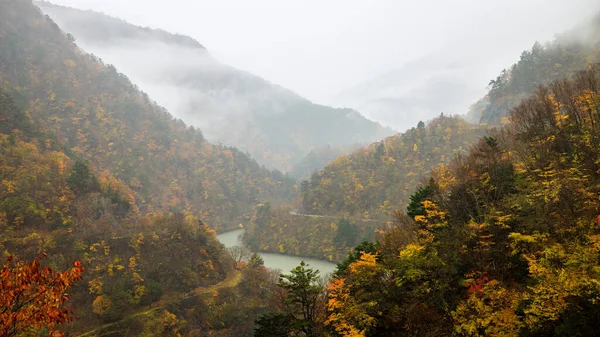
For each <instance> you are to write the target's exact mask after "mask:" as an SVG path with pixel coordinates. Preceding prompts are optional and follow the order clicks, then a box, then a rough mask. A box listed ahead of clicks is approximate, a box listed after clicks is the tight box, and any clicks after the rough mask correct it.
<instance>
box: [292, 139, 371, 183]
mask: <svg viewBox="0 0 600 337" xmlns="http://www.w3.org/2000/svg"><path fill="white" fill-rule="evenodd" d="M361 147H363V145H360V144H354V145H348V146H337V147H331V146H328V147H326V148H321V149H315V150H312V151H310V152H309V153H308V154H307V155H306V156H305V157H304V158H302V160H300V161H299V162H297V163H295V164H294V168H293V169H292V171H291V172H290V175H291V176H292V177H294V178H296V179H300V180H304V179H308V178H309V177H310V176H311V175H312V174H313V173H314V172H317V171H320V170H321V169H323V168H324V167H325V166H327V164H329V163H331V162H332V161H334V160H335V159H336V158H337V157H340V156H345V155H348V154H350V153H352V152H354V151H356V150H357V149H360V148H361Z"/></svg>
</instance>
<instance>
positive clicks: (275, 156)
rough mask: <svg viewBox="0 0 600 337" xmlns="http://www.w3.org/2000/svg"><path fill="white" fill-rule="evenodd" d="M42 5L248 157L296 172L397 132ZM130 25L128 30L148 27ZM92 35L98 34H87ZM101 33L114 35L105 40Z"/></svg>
mask: <svg viewBox="0 0 600 337" xmlns="http://www.w3.org/2000/svg"><path fill="white" fill-rule="evenodd" d="M37 4H38V6H40V8H42V10H44V11H45V12H46V13H47V14H49V15H50V16H51V17H52V18H53V19H54V20H55V21H56V22H57V23H58V24H59V26H61V27H62V28H63V29H64V30H66V31H68V32H69V33H71V34H72V35H73V36H74V37H75V38H76V39H77V41H78V43H79V44H81V45H82V47H83V49H84V50H87V51H89V52H93V53H94V54H96V55H99V56H100V57H101V58H102V59H103V60H105V61H106V62H110V63H113V64H115V65H117V66H118V67H119V69H121V70H122V71H124V73H126V74H127V76H129V77H130V78H132V79H133V81H134V82H135V83H137V84H138V85H139V86H140V87H141V88H142V90H144V91H146V92H148V93H149V94H150V96H151V97H153V99H155V100H156V101H157V102H158V103H160V104H161V105H164V106H166V107H167V108H168V109H169V111H171V112H173V113H174V114H175V115H176V116H177V117H178V118H181V119H183V120H184V121H186V122H188V123H189V124H192V125H194V126H196V127H199V128H200V129H201V130H203V132H204V134H205V136H206V137H207V139H209V140H211V141H212V142H215V143H222V144H225V145H231V146H236V147H238V148H240V149H241V150H243V151H248V153H250V154H251V155H252V157H253V158H255V159H256V160H258V161H259V162H260V163H261V164H264V165H266V166H267V167H269V168H276V169H279V170H280V171H283V172H290V171H292V169H293V164H294V163H295V162H298V161H300V160H301V159H302V158H303V157H304V156H306V155H307V154H308V153H309V152H310V151H311V150H315V149H320V148H325V147H327V146H329V145H331V146H345V145H351V144H355V143H361V144H368V143H371V142H373V141H378V140H380V139H381V138H384V137H385V136H388V135H391V134H393V133H394V131H393V130H391V129H389V128H385V127H383V126H381V125H380V124H378V123H376V122H374V121H371V120H369V119H367V118H365V117H364V116H362V115H361V114H360V113H359V112H357V111H356V110H352V109H334V108H331V107H327V106H324V105H319V104H314V103H312V102H310V101H309V100H307V99H305V98H303V97H301V96H299V95H298V94H296V93H294V92H292V91H291V90H289V89H286V88H283V87H281V86H279V85H276V84H272V83H270V82H268V81H266V80H264V79H262V78H260V77H259V76H256V75H253V74H251V73H249V72H246V71H243V70H238V69H236V68H234V67H231V66H228V65H225V64H223V63H221V62H219V61H218V60H216V59H215V58H214V57H212V56H211V55H210V53H209V52H208V51H207V50H206V49H202V50H200V49H190V48H187V47H186V46H185V45H177V44H169V45H165V44H162V43H161V42H160V41H159V40H153V39H151V38H150V39H145V40H136V39H134V38H126V37H124V36H123V35H122V34H120V32H119V31H117V30H115V29H112V30H109V29H104V28H103V27H105V26H107V25H108V26H110V25H112V22H113V20H118V19H112V18H110V17H107V16H105V15H102V14H99V13H95V12H86V13H87V14H86V15H85V20H84V19H83V17H84V15H83V14H82V12H81V11H80V10H76V9H68V8H65V7H62V6H56V5H49V4H48V3H37ZM88 16H90V17H88ZM117 22H118V23H119V24H120V25H123V24H124V23H123V21H122V20H119V21H117ZM126 26H127V28H126V29H127V31H129V30H133V31H136V30H139V29H141V28H139V27H137V26H134V25H130V24H127V25H126ZM87 30H94V32H95V35H92V36H90V35H89V34H85V32H86V31H87ZM144 31H145V30H144ZM80 32H83V33H80ZM97 32H101V33H98V34H105V35H107V36H104V37H103V38H98V37H97V36H96V35H97V34H96V33H97ZM150 32H152V30H150ZM129 35H131V34H129ZM109 37H110V38H109ZM105 41H109V42H110V41H112V42H110V43H105ZM115 41H117V42H115Z"/></svg>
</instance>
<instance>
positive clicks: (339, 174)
mask: <svg viewBox="0 0 600 337" xmlns="http://www.w3.org/2000/svg"><path fill="white" fill-rule="evenodd" d="M483 133H484V129H483V128H480V127H478V126H475V125H471V124H468V123H467V122H465V121H464V120H462V119H461V118H459V117H454V116H450V117H448V116H440V117H438V118H436V119H434V120H432V121H431V122H429V123H428V124H427V125H425V124H424V123H422V122H421V123H420V124H419V125H418V126H417V127H416V128H412V129H410V130H408V131H407V132H405V133H403V134H399V135H396V136H392V137H388V138H386V139H384V140H383V141H381V142H378V143H374V144H371V145H370V146H369V147H368V148H365V149H361V150H357V151H355V152H354V153H352V154H350V155H348V156H342V157H339V158H337V159H336V160H335V161H333V162H332V163H331V164H329V165H328V166H327V167H325V168H324V169H323V170H322V171H321V172H318V173H316V174H314V175H312V176H311V177H310V179H309V180H307V181H303V182H302V184H301V193H302V208H301V210H302V211H303V212H305V213H308V214H327V215H340V216H354V215H360V216H361V217H365V218H368V217H371V218H375V219H377V218H379V219H382V218H383V219H387V218H389V217H391V216H392V214H393V213H394V211H395V210H396V209H397V207H398V205H406V204H407V203H408V199H409V196H410V195H411V194H412V193H413V192H414V186H415V185H417V184H418V183H419V182H420V181H421V180H422V179H423V177H425V176H426V175H427V172H429V171H430V170H431V169H432V168H434V167H436V166H438V165H440V164H443V163H448V162H450V160H452V159H453V157H454V156H455V155H456V154H458V153H461V152H463V151H466V150H467V149H468V148H469V146H470V145H471V144H472V143H473V142H474V141H475V140H476V139H477V138H478V137H479V136H481V135H482V134H483Z"/></svg>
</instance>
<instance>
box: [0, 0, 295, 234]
mask: <svg viewBox="0 0 600 337" xmlns="http://www.w3.org/2000/svg"><path fill="white" fill-rule="evenodd" d="M14 4H18V5H14ZM0 15H1V16H2V23H1V24H2V26H1V27H0V28H1V32H2V34H1V35H0V44H1V45H2V46H3V47H2V48H1V49H0V80H1V81H4V82H6V83H9V84H11V85H12V86H13V87H14V88H15V89H16V92H17V93H18V94H19V95H20V97H22V99H23V100H24V103H23V104H24V106H25V107H26V112H27V113H28V114H29V115H30V116H31V117H32V118H33V119H34V120H36V121H39V123H40V126H41V127H42V128H43V130H45V131H49V132H53V133H55V134H56V136H57V138H58V139H61V141H62V142H63V143H64V144H65V146H66V147H67V148H69V149H71V150H72V151H73V153H74V154H75V155H77V156H79V157H81V158H84V159H86V160H89V161H90V163H91V164H92V166H93V167H95V168H96V169H97V170H98V173H99V174H100V175H102V174H108V173H110V174H112V175H113V176H114V177H115V179H114V181H113V182H111V184H113V185H115V186H118V185H123V186H124V187H126V189H127V193H126V202H127V203H129V204H135V205H136V206H138V207H139V209H140V211H141V212H142V213H143V214H153V213H156V214H160V213H165V212H189V213H193V214H195V215H197V216H199V217H201V218H202V219H204V221H206V222H207V223H209V224H210V225H211V226H213V227H214V228H222V227H223V226H225V227H226V226H227V225H229V226H231V225H237V224H239V223H240V222H242V221H244V220H245V219H249V217H250V216H251V214H252V208H253V207H254V206H255V205H256V204H257V203H258V202H259V201H260V200H268V199H270V198H271V199H272V200H285V199H287V198H288V197H289V196H290V193H291V186H292V184H293V182H292V181H290V180H288V179H286V178H285V177H284V176H283V175H282V174H279V173H276V172H275V173H273V172H270V171H268V170H266V169H263V168H261V167H260V166H259V165H258V164H257V163H256V162H254V161H253V160H252V159H250V158H249V157H248V156H247V155H245V154H243V153H241V152H240V151H238V150H236V149H235V148H226V147H222V146H215V145H211V144H210V143H208V142H206V141H205V140H204V138H203V136H202V133H201V132H200V131H199V130H197V129H194V128H190V127H187V126H186V125H185V124H184V123H183V122H181V121H180V120H176V119H173V117H172V116H171V115H170V114H169V113H168V112H167V111H166V110H164V109H163V108H161V107H159V106H157V105H156V104H154V103H153V102H152V101H151V100H150V99H149V97H148V96H147V95H146V94H144V93H142V92H140V91H139V90H138V89H137V88H136V87H135V86H134V85H133V84H132V83H131V82H129V80H128V79H127V77H126V76H124V75H122V74H120V73H118V72H117V70H116V69H115V68H114V67H112V66H105V65H103V64H102V63H101V62H100V61H99V60H97V59H96V58H95V57H94V56H91V55H88V54H85V53H84V52H83V51H81V50H80V49H78V48H77V46H76V45H75V44H74V43H73V42H71V41H70V40H69V39H68V37H67V36H66V35H65V34H64V33H63V32H61V31H60V29H59V28H58V27H57V26H56V25H55V24H54V23H53V22H52V21H51V20H50V19H49V18H45V17H44V16H42V15H41V14H40V13H39V10H38V9H37V8H35V6H32V5H31V4H30V3H28V2H26V1H8V2H3V10H2V13H0Z"/></svg>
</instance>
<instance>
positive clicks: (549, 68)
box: [469, 15, 600, 124]
mask: <svg viewBox="0 0 600 337" xmlns="http://www.w3.org/2000/svg"><path fill="white" fill-rule="evenodd" d="M598 61H600V15H598V16H596V18H595V19H594V20H592V21H591V22H587V23H583V24H581V25H579V26H577V27H575V28H574V29H572V30H569V31H567V32H565V33H563V34H561V35H558V36H557V37H556V39H554V41H552V42H549V43H546V44H540V43H537V42H536V43H535V44H534V46H533V48H532V49H531V50H527V51H524V52H523V54H521V58H520V60H519V62H517V63H515V64H514V65H512V67H510V68H507V69H505V70H504V71H503V72H502V73H501V74H500V75H498V77H497V78H496V79H494V80H492V81H491V82H490V90H489V92H488V94H487V95H486V96H485V97H484V98H483V99H482V100H481V101H480V102H479V104H477V105H475V106H474V107H473V108H472V109H471V111H470V112H469V114H470V115H471V116H472V117H471V119H479V120H480V121H481V122H482V123H492V124H494V123H499V122H500V121H501V119H502V118H503V117H504V116H507V115H508V113H509V112H510V110H511V109H512V108H514V107H516V106H517V105H518V104H519V103H520V102H521V100H523V99H524V98H526V97H528V96H529V95H530V94H532V93H533V92H534V90H535V88H536V87H537V86H538V85H541V84H547V83H549V82H551V81H555V80H558V79H561V78H564V77H569V76H571V75H572V74H574V73H576V72H577V71H580V70H584V69H586V67H587V66H589V65H591V64H594V63H596V62H598Z"/></svg>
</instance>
